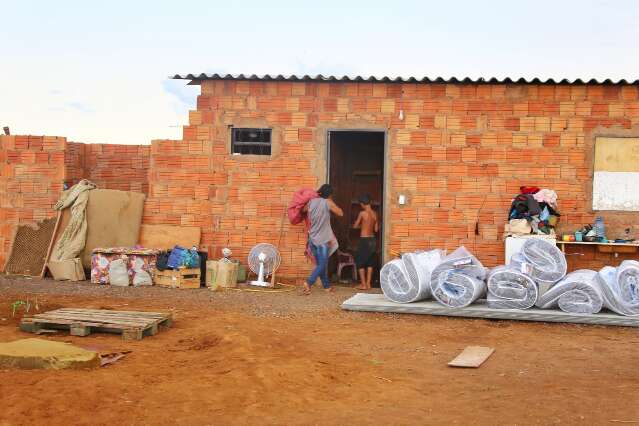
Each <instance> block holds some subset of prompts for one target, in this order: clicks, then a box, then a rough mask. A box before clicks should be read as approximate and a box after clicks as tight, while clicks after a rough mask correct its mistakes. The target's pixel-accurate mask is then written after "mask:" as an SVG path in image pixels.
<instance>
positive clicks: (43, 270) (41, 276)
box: [40, 210, 62, 278]
mask: <svg viewBox="0 0 639 426" xmlns="http://www.w3.org/2000/svg"><path fill="white" fill-rule="evenodd" d="M61 219H62V212H61V211H60V210H58V215H57V217H56V219H55V226H54V227H53V235H51V241H50V242H49V248H47V255H46V256H45V257H44V265H42V272H40V278H44V276H45V275H46V273H47V264H48V263H49V258H50V257H51V251H52V250H53V243H54V241H55V239H56V235H58V228H59V227H60V221H61Z"/></svg>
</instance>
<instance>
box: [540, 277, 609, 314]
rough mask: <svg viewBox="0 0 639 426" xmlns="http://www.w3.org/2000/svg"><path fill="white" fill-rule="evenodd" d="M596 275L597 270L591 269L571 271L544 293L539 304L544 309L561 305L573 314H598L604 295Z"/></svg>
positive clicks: (561, 307)
mask: <svg viewBox="0 0 639 426" xmlns="http://www.w3.org/2000/svg"><path fill="white" fill-rule="evenodd" d="M596 277H597V272H595V271H591V270H590V269H580V270H578V271H575V272H571V273H569V274H568V275H566V277H565V278H564V279H562V280H561V281H559V282H558V283H556V284H555V285H553V286H552V287H550V289H549V290H548V291H547V292H546V293H544V294H542V295H541V296H540V297H539V301H538V302H537V306H538V307H540V308H542V309H550V308H556V307H559V309H561V310H562V311H564V312H569V313H573V314H596V313H597V312H599V311H600V310H601V308H602V306H603V296H602V293H601V289H600V286H599V283H598V282H597V280H596Z"/></svg>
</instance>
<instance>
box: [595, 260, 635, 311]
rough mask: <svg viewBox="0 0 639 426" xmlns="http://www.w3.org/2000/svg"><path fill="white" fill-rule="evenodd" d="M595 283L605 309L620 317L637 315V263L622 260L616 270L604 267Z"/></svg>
mask: <svg viewBox="0 0 639 426" xmlns="http://www.w3.org/2000/svg"><path fill="white" fill-rule="evenodd" d="M597 281H598V283H599V285H600V286H601V292H602V294H603V298H604V306H605V307H606V308H608V309H610V310H611V311H613V312H616V313H618V314H620V315H626V316H632V315H639V262H637V261H636V260H624V261H623V262H621V265H619V267H618V268H613V267H612V266H605V267H604V268H602V269H601V270H600V271H599V273H598V274H597Z"/></svg>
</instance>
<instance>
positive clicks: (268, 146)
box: [231, 127, 273, 157]
mask: <svg viewBox="0 0 639 426" xmlns="http://www.w3.org/2000/svg"><path fill="white" fill-rule="evenodd" d="M247 131H256V132H258V133H266V134H268V142H264V141H243V140H238V138H237V136H238V135H239V133H240V132H247ZM236 146H237V147H240V148H242V147H246V148H247V149H248V150H251V148H254V149H255V150H257V151H261V150H268V153H267V154H264V153H261V152H247V153H243V152H241V149H240V150H236ZM231 155H257V156H260V157H270V156H272V155H273V129H272V128H268V127H231Z"/></svg>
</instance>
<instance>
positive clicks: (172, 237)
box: [139, 225, 201, 250]
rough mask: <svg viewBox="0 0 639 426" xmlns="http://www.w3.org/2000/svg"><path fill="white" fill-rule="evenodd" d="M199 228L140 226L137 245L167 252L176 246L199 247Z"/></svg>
mask: <svg viewBox="0 0 639 426" xmlns="http://www.w3.org/2000/svg"><path fill="white" fill-rule="evenodd" d="M200 234H201V231H200V228H199V227H197V226H175V225H142V226H141V227H140V240H139V244H140V245H141V246H143V247H147V248H152V249H158V250H167V249H171V248H173V247H175V246H176V245H179V246H182V247H185V248H191V247H193V246H196V247H198V246H199V245H200Z"/></svg>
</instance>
